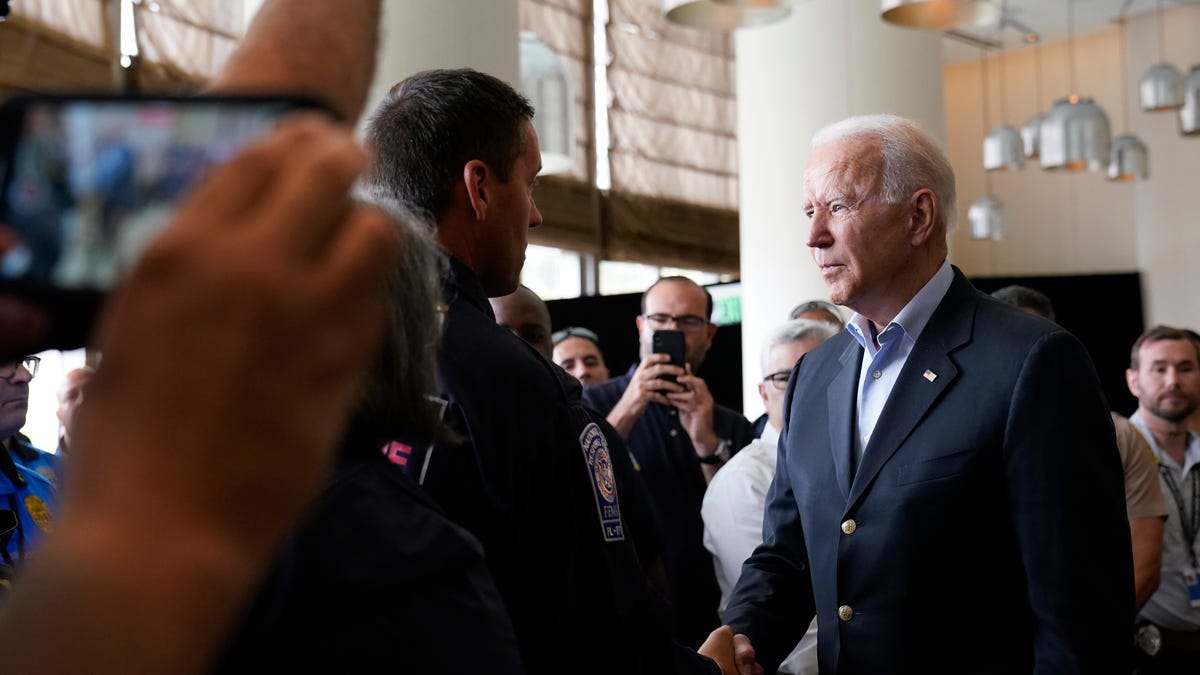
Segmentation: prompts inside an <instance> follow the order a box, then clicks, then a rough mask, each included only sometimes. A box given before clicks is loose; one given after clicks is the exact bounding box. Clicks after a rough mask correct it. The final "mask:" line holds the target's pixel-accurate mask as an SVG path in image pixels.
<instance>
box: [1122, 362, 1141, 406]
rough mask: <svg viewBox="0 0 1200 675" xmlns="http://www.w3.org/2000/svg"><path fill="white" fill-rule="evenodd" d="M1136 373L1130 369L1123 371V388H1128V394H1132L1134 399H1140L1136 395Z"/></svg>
mask: <svg viewBox="0 0 1200 675" xmlns="http://www.w3.org/2000/svg"><path fill="white" fill-rule="evenodd" d="M1137 376H1138V373H1137V371H1136V370H1134V369H1132V368H1126V369H1125V386H1127V387H1129V393H1131V394H1133V396H1134V398H1139V399H1140V398H1141V396H1140V395H1139V394H1138V383H1137Z"/></svg>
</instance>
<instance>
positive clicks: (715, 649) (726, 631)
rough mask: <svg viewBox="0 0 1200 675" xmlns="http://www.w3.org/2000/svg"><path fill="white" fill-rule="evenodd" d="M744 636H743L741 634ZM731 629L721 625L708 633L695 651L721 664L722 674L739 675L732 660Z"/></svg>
mask: <svg viewBox="0 0 1200 675" xmlns="http://www.w3.org/2000/svg"><path fill="white" fill-rule="evenodd" d="M743 637H744V636H743ZM733 645H734V643H733V629H732V628H730V627H729V626H721V627H720V628H718V629H716V630H714V631H713V632H712V633H710V634H709V636H708V639H707V640H705V641H704V644H702V645H700V648H699V649H697V650H696V651H697V652H699V653H700V655H701V656H707V657H708V658H710V659H712V660H713V661H716V662H717V665H718V666H721V673H722V675H739V674H738V669H737V665H736V664H735V661H734V647H733Z"/></svg>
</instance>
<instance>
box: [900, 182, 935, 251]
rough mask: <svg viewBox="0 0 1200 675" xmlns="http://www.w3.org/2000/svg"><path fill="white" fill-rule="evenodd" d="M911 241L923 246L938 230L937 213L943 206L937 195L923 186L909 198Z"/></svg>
mask: <svg viewBox="0 0 1200 675" xmlns="http://www.w3.org/2000/svg"><path fill="white" fill-rule="evenodd" d="M908 206H909V214H910V215H909V223H908V227H909V242H910V243H911V244H912V245H913V246H922V245H924V244H925V242H927V241H929V238H930V237H932V236H933V234H934V231H935V230H937V220H938V219H937V213H938V210H939V209H940V208H941V204H938V201H937V196H936V195H934V194H933V190H930V189H929V188H921V189H920V190H917V191H916V192H914V193H913V196H912V198H911V199H909V203H908Z"/></svg>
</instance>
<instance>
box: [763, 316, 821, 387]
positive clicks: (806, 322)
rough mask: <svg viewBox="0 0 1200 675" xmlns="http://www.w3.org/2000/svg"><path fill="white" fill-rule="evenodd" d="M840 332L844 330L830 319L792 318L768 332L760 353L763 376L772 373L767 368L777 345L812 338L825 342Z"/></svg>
mask: <svg viewBox="0 0 1200 675" xmlns="http://www.w3.org/2000/svg"><path fill="white" fill-rule="evenodd" d="M840 332H842V331H841V329H839V328H838V327H837V326H835V325H833V324H831V323H829V322H828V321H817V320H815V319H792V320H790V321H785V322H784V323H782V324H780V325H778V326H776V327H775V328H774V329H773V330H772V331H771V332H770V333H769V334H767V339H766V340H764V341H763V346H762V353H761V354H760V355H759V361H760V364H761V366H762V374H763V377H766V376H767V375H770V373H768V372H767V368H769V367H770V366H769V365H768V364H767V360H768V359H769V358H770V356H771V350H772V349H774V348H775V346H776V345H783V344H788V343H790V342H800V341H801V340H811V339H816V340H819V341H822V342H824V341H825V340H828V339H829V338H831V337H833V336H834V335H837V334H838V333H840Z"/></svg>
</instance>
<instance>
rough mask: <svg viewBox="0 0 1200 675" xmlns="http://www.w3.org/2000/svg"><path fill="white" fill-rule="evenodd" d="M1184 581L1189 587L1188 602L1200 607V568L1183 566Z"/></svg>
mask: <svg viewBox="0 0 1200 675" xmlns="http://www.w3.org/2000/svg"><path fill="white" fill-rule="evenodd" d="M1183 583H1184V586H1186V587H1187V595H1188V604H1189V605H1190V606H1192V607H1200V570H1198V569H1196V568H1195V567H1185V568H1183Z"/></svg>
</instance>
